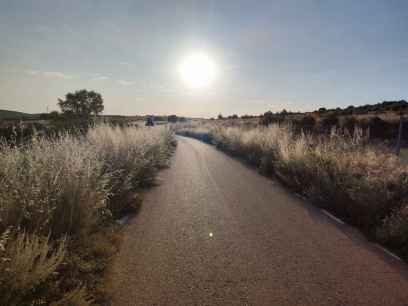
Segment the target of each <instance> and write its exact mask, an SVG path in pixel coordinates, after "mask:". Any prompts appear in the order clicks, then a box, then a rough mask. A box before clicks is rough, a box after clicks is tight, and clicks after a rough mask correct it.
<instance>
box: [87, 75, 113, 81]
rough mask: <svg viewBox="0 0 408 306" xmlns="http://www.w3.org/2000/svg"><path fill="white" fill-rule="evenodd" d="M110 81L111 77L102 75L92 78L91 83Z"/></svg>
mask: <svg viewBox="0 0 408 306" xmlns="http://www.w3.org/2000/svg"><path fill="white" fill-rule="evenodd" d="M109 79H110V77H108V76H104V75H100V76H96V77H94V78H92V79H91V81H107V80H109Z"/></svg>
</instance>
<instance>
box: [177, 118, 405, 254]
mask: <svg viewBox="0 0 408 306" xmlns="http://www.w3.org/2000/svg"><path fill="white" fill-rule="evenodd" d="M178 133H179V134H180V135H185V136H190V137H194V138H197V139H200V140H202V141H205V142H207V143H211V144H214V145H215V146H216V147H217V148H219V149H221V150H223V151H225V152H227V153H229V154H231V155H233V156H236V157H238V158H241V159H243V160H245V161H247V162H248V163H250V164H251V165H254V166H255V167H257V168H258V169H259V170H260V171H261V172H262V173H264V174H266V175H273V176H275V177H277V178H278V179H279V180H280V181H282V182H283V183H284V184H285V185H287V186H289V187H290V188H291V189H293V190H294V191H296V192H297V193H300V194H302V195H304V196H306V197H308V198H309V199H310V200H311V201H312V202H314V203H316V204H317V205H319V206H320V207H323V208H325V209H327V210H329V211H331V212H333V213H335V214H336V215H337V216H340V217H341V218H343V219H345V220H346V221H347V222H349V223H351V224H353V225H356V226H358V227H359V228H361V229H362V230H363V231H364V232H365V233H366V234H367V235H368V236H369V237H370V238H371V239H375V240H377V241H379V242H381V243H383V244H384V245H386V246H387V247H390V248H392V249H393V250H395V251H397V252H398V253H399V254H400V255H401V256H403V257H405V258H408V248H407V247H408V243H407V242H408V213H407V209H408V208H407V206H406V203H407V194H408V183H407V182H408V181H407V175H408V166H407V164H406V163H405V162H402V161H401V160H400V159H399V158H398V157H397V156H395V155H394V154H393V153H392V151H391V150H390V149H389V148H387V147H385V146H380V145H374V144H370V143H369V142H368V141H367V138H366V135H365V133H364V131H363V130H361V129H356V130H355V131H354V134H351V135H350V134H348V135H347V134H344V133H341V134H339V133H337V132H336V130H332V133H331V135H329V136H316V135H315V136H313V135H311V134H305V133H294V132H293V130H292V129H291V128H290V127H289V126H287V125H278V124H274V125H271V126H269V127H256V128H248V127H245V126H234V127H225V126H223V125H218V124H217V123H215V122H211V123H209V122H208V121H207V123H204V124H203V123H201V124H200V123H198V124H195V125H194V124H191V125H189V126H185V127H183V126H180V127H179V130H178Z"/></svg>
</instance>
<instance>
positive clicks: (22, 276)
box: [0, 125, 175, 305]
mask: <svg viewBox="0 0 408 306" xmlns="http://www.w3.org/2000/svg"><path fill="white" fill-rule="evenodd" d="M174 145H175V142H174V138H173V132H172V131H171V130H170V129H167V128H164V127H155V128H151V129H148V128H141V129H136V128H119V127H116V128H114V127H110V126H106V125H105V126H97V127H93V128H90V129H89V130H88V132H87V133H86V134H82V135H81V134H75V135H72V134H66V133H65V134H63V135H59V136H55V137H50V138H36V137H34V138H33V139H32V140H31V141H30V142H28V143H26V144H24V145H20V146H16V145H14V146H10V145H8V144H7V143H5V142H4V141H3V142H1V141H0V291H1V292H2V293H3V292H6V293H7V294H4V295H3V294H2V296H1V297H0V304H1V305H41V304H52V305H89V304H90V303H91V299H89V292H88V287H87V285H88V284H90V283H92V284H93V283H94V282H96V281H95V279H96V278H97V274H98V273H99V274H100V271H102V270H103V268H104V267H105V266H106V258H108V257H109V256H111V255H112V254H113V253H114V252H115V250H116V248H115V246H114V245H113V244H114V242H113V241H112V240H114V239H110V237H112V236H113V237H114V235H108V234H107V233H108V232H107V231H104V229H105V228H110V227H113V224H114V223H113V222H112V221H113V218H112V216H114V217H120V216H121V214H123V213H124V212H127V210H128V208H129V207H131V206H132V205H134V203H135V193H137V192H138V191H139V189H140V188H142V187H144V186H147V185H149V184H151V183H152V182H153V179H154V175H155V174H156V172H157V170H158V169H159V168H161V167H164V166H166V165H167V164H168V162H169V158H170V155H171V152H172V148H173V147H174ZM122 199H127V200H131V201H132V202H129V201H127V202H126V201H124V202H121V201H120V200H122ZM137 201H138V202H139V201H140V200H137ZM101 233H104V234H103V235H101ZM90 237H91V238H92V239H93V241H92V242H91V241H90V240H89V239H90ZM63 260H64V264H65V265H61V263H62V261H63ZM82 281H83V284H81V282H82ZM78 283H80V285H78ZM92 287H95V286H94V285H92Z"/></svg>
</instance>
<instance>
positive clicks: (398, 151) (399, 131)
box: [395, 112, 404, 156]
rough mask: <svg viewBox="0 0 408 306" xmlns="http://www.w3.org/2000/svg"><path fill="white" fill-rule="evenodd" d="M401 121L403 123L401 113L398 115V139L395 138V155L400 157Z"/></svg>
mask: <svg viewBox="0 0 408 306" xmlns="http://www.w3.org/2000/svg"><path fill="white" fill-rule="evenodd" d="M403 121H404V115H403V113H402V112H401V113H400V122H399V128H398V138H397V146H396V148H395V154H397V156H399V155H400V151H401V138H402V125H403Z"/></svg>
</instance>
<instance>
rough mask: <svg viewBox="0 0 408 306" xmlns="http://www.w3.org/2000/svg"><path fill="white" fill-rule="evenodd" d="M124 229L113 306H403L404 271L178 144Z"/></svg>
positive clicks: (255, 181)
mask: <svg viewBox="0 0 408 306" xmlns="http://www.w3.org/2000/svg"><path fill="white" fill-rule="evenodd" d="M160 179H161V183H160V185H159V186H158V187H155V188H153V189H152V190H151V191H149V192H148V193H147V194H146V197H145V200H144V202H143V206H142V208H141V211H140V213H139V215H138V216H137V217H135V218H134V219H132V221H131V222H130V224H129V225H128V226H127V227H126V230H125V237H124V241H123V244H122V248H121V251H120V253H119V255H118V256H117V258H116V260H115V263H114V266H113V269H112V270H113V272H112V275H111V280H112V286H113V292H114V303H113V305H115V306H116V305H117V306H124V305H129V306H130V305H132V306H133V305H144V306H149V305H169V306H175V305H271V306H273V305H276V306H285V305H290V306H293V305H302V306H303V305H311V306H318V305H336V306H340V305H344V306H346V305H350V306H357V305H367V306H369V305H370V306H374V305H378V306H380V305H381V306H384V305H408V277H407V275H408V274H407V269H406V267H405V265H404V264H402V263H399V262H398V261H397V260H395V259H393V258H392V257H390V256H388V255H386V254H385V253H384V252H382V251H381V250H379V249H377V248H375V247H374V246H373V245H372V244H371V243H368V242H367V241H366V240H365V239H364V238H363V237H361V235H359V234H358V232H357V231H356V230H354V229H352V228H351V227H349V226H346V225H339V224H337V223H336V222H334V221H333V220H331V219H330V218H328V217H327V216H326V215H324V214H322V213H321V212H320V210H318V209H316V208H314V207H313V206H311V205H309V204H306V203H304V202H303V201H302V200H301V199H298V198H297V197H295V196H293V195H291V194H290V193H289V192H287V191H285V189H284V188H282V187H281V186H280V185H279V184H278V183H276V182H274V181H273V180H271V179H267V178H265V177H262V176H261V175H259V174H258V173H257V172H256V171H255V170H253V169H250V168H248V167H246V166H245V165H243V164H241V163H240V162H239V161H237V160H234V159H232V158H230V157H228V156H227V155H225V154H223V153H221V152H219V151H217V150H216V149H214V148H213V147H211V146H209V145H206V144H203V143H200V142H198V141H197V140H193V139H188V138H183V137H179V144H178V148H177V151H176V154H175V156H174V160H173V163H172V166H171V168H170V169H167V170H164V171H162V172H161V173H160Z"/></svg>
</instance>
